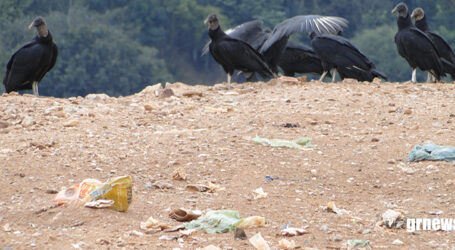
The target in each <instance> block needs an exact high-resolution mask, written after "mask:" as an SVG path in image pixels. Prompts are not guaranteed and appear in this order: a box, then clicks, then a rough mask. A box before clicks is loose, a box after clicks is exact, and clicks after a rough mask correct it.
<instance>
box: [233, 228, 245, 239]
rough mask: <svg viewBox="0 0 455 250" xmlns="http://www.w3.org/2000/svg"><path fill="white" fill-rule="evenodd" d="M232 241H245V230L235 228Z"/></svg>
mask: <svg viewBox="0 0 455 250" xmlns="http://www.w3.org/2000/svg"><path fill="white" fill-rule="evenodd" d="M234 239H236V240H247V239H248V237H247V236H246V233H245V230H243V229H241V228H238V227H236V228H235V229H234Z"/></svg>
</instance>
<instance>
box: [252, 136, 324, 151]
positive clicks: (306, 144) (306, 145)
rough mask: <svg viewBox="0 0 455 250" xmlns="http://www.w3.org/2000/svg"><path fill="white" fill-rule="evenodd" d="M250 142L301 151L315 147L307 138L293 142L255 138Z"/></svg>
mask: <svg viewBox="0 0 455 250" xmlns="http://www.w3.org/2000/svg"><path fill="white" fill-rule="evenodd" d="M251 140H252V141H253V142H255V143H258V144H262V145H265V146H270V147H280V148H295V149H302V150H312V148H314V147H316V146H315V145H313V144H311V139H310V138H308V137H302V138H299V139H296V140H293V141H289V140H284V139H267V138H261V137H259V136H256V137H255V138H253V139H251Z"/></svg>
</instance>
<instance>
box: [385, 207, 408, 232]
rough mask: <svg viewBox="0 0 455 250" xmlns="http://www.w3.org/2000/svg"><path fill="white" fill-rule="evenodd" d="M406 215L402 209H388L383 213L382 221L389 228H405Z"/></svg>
mask: <svg viewBox="0 0 455 250" xmlns="http://www.w3.org/2000/svg"><path fill="white" fill-rule="evenodd" d="M404 221H405V219H404V215H403V213H402V212H401V211H396V210H392V209H388V210H387V211H385V212H384V213H383V214H382V222H383V223H384V225H386V227H388V228H403V226H404Z"/></svg>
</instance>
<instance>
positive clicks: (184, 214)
mask: <svg viewBox="0 0 455 250" xmlns="http://www.w3.org/2000/svg"><path fill="white" fill-rule="evenodd" d="M201 215H202V212H201V211H200V210H193V211H192V210H187V209H184V208H177V209H174V210H172V211H171V212H170V213H169V217H170V218H171V219H174V220H176V221H192V220H195V219H197V218H199V217H200V216H201Z"/></svg>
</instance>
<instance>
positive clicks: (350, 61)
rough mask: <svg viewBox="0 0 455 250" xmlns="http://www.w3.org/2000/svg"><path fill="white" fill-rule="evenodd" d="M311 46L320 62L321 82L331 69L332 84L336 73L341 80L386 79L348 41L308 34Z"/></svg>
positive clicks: (340, 38)
mask: <svg viewBox="0 0 455 250" xmlns="http://www.w3.org/2000/svg"><path fill="white" fill-rule="evenodd" d="M310 37H311V46H312V47H313V49H314V51H315V52H316V54H318V55H319V57H320V58H321V61H322V66H323V69H324V73H323V74H322V76H321V79H320V81H322V80H323V79H324V78H325V76H326V75H327V73H328V72H329V71H330V69H332V68H333V73H332V82H334V81H335V77H336V73H337V71H338V73H339V74H340V77H341V79H344V78H353V79H357V80H358V81H369V82H371V81H373V79H374V78H375V77H381V78H383V79H385V80H387V78H386V77H385V76H384V75H383V74H382V73H380V72H378V71H376V69H375V65H374V64H373V63H372V62H371V61H370V59H368V57H366V56H365V55H364V54H363V53H362V52H360V50H359V49H358V48H357V47H356V46H355V45H354V44H352V43H351V42H350V41H349V40H348V39H346V38H344V37H342V36H336V35H326V34H323V35H317V34H316V33H314V32H312V33H310Z"/></svg>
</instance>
